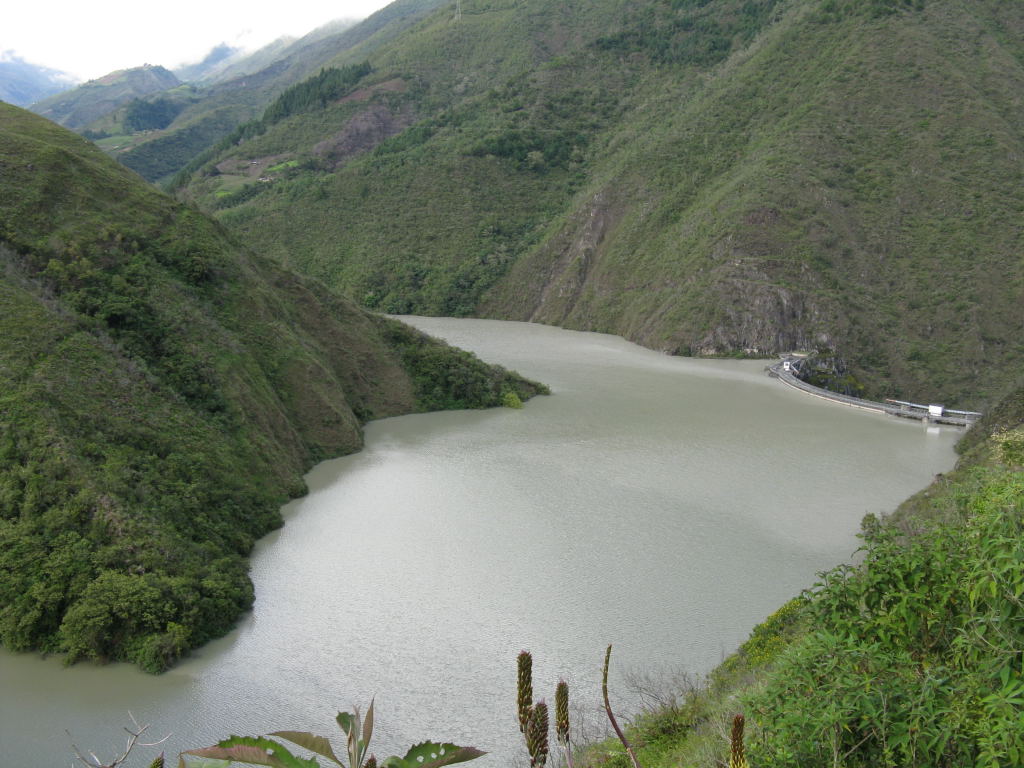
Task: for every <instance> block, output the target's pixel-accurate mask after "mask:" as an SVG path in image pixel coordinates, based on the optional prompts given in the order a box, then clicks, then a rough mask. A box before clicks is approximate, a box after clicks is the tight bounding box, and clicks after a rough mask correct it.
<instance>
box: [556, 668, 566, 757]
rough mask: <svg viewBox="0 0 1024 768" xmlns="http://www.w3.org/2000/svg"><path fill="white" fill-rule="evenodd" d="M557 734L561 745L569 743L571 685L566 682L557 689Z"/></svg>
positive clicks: (561, 683) (563, 681)
mask: <svg viewBox="0 0 1024 768" xmlns="http://www.w3.org/2000/svg"><path fill="white" fill-rule="evenodd" d="M555 733H557V734H558V742H559V744H563V745H564V744H568V743H569V684H568V683H567V682H565V680H559V681H558V685H557V686H556V687H555Z"/></svg>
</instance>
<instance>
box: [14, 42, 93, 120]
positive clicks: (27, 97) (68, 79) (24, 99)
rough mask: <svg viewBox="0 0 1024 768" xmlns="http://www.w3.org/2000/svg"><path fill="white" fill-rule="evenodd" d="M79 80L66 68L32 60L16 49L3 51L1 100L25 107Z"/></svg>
mask: <svg viewBox="0 0 1024 768" xmlns="http://www.w3.org/2000/svg"><path fill="white" fill-rule="evenodd" d="M76 84H77V80H76V78H75V77H74V76H73V75H69V74H68V73H67V72H61V71H60V70H56V69H51V68H49V67H41V66H38V65H36V64H30V63H29V62H27V61H25V60H24V59H23V58H21V57H20V56H18V55H17V54H16V53H14V52H13V51H4V52H3V54H0V101H6V102H7V103H8V104H14V105H15V106H18V107H24V106H27V105H28V104H31V103H32V102H33V101H39V100H40V99H45V98H46V97H47V96H51V95H53V94H55V93H60V92H61V91H66V90H68V89H69V88H73V87H74V86H75V85H76Z"/></svg>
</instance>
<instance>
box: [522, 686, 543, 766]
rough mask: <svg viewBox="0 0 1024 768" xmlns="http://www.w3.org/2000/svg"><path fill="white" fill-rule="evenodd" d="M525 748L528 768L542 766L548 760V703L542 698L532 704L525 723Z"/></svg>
mask: <svg viewBox="0 0 1024 768" xmlns="http://www.w3.org/2000/svg"><path fill="white" fill-rule="evenodd" d="M526 749H527V750H528V751H529V753H530V768H544V764H545V763H547V761H548V705H547V704H546V703H545V702H544V700H543V699H541V700H540V701H538V702H537V703H536V704H534V705H533V708H532V709H531V710H530V720H529V722H528V723H527V724H526Z"/></svg>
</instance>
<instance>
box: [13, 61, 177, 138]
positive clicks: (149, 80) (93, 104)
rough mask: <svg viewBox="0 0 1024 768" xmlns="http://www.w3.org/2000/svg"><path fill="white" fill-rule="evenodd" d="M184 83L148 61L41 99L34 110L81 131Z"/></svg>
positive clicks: (33, 105)
mask: <svg viewBox="0 0 1024 768" xmlns="http://www.w3.org/2000/svg"><path fill="white" fill-rule="evenodd" d="M180 84H181V83H180V81H179V80H178V78H177V77H175V76H174V73H173V72H171V71H169V70H167V69H164V68H163V67H161V66H154V65H150V64H145V65H143V66H141V67H134V68H132V69H120V70H117V71H116V72H111V73H110V74H107V75H104V76H103V77H101V78H98V79H96V80H90V81H88V82H87V83H84V84H83V85H80V86H78V87H77V88H75V89H74V90H71V91H66V92H64V93H59V94H57V95H55V96H51V97H49V98H47V99H43V100H41V101H37V102H35V103H34V104H32V105H31V106H30V109H31V110H32V111H33V112H35V113H36V114H38V115H42V116H43V117H45V118H47V119H49V120H53V122H55V123H58V124H59V125H63V126H64V127H65V128H70V129H71V130H78V129H81V128H84V127H85V126H87V125H88V124H89V123H91V122H93V121H94V120H97V119H99V118H100V117H103V116H104V115H106V114H109V113H110V112H112V111H114V110H115V109H117V108H118V107H120V106H122V105H123V104H127V103H128V102H129V101H131V100H132V99H137V98H140V97H142V96H147V95H148V94H151V93H157V92H159V91H166V90H167V89H169V88H174V87H176V86H178V85H180Z"/></svg>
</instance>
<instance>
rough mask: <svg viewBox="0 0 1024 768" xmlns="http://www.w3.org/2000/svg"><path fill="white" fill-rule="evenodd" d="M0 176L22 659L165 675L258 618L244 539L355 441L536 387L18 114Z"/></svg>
mask: <svg viewBox="0 0 1024 768" xmlns="http://www.w3.org/2000/svg"><path fill="white" fill-rule="evenodd" d="M0 165H2V166H3V168H4V184H3V187H2V188H0V275H2V278H0V329H2V332H0V393H2V395H0V642H2V643H3V645H4V646H6V647H8V648H11V649H14V650H28V649H32V648H37V649H42V650H44V651H52V652H58V651H59V652H66V653H67V658H68V660H69V661H75V660H77V659H81V658H90V659H99V660H107V659H124V660H128V661H132V662H134V663H136V664H139V665H140V666H142V667H143V668H145V669H148V670H151V671H159V670H162V669H164V668H166V667H167V666H168V665H169V664H171V663H173V662H174V660H176V659H177V658H178V657H179V656H181V655H182V654H183V653H185V652H187V650H188V649H189V648H192V647H195V646H197V645H199V644H201V643H203V642H205V641H206V640H208V639H210V638H211V637H216V636H218V635H221V634H223V633H224V632H225V631H227V630H228V629H229V628H230V626H231V625H232V624H233V622H234V620H235V619H236V618H237V616H238V615H239V613H240V612H242V611H244V610H245V609H246V608H247V607H248V606H249V604H250V603H251V600H252V586H251V584H250V582H249V579H248V577H247V574H246V560H245V557H246V555H247V554H248V552H249V550H250V548H251V547H252V545H253V542H254V541H255V540H256V538H258V537H259V536H261V535H263V534H264V533H266V532H267V531H268V530H270V529H271V528H273V527H275V526H277V525H279V524H280V522H281V519H280V515H279V512H278V507H279V505H280V504H281V502H283V501H284V500H285V499H286V498H287V497H288V496H293V495H296V494H298V493H300V492H301V491H302V489H303V482H302V473H303V472H304V471H305V470H306V469H307V468H308V467H309V466H310V465H311V463H312V462H314V461H316V460H318V459H321V458H324V457H327V456H331V455H337V454H339V453H345V452H350V451H353V450H356V449H358V447H359V446H360V440H361V433H360V424H361V422H362V421H365V420H366V419H369V418H373V417H380V416H387V415H393V414H397V413H403V412H409V411H414V410H426V409H431V408H437V407H452V406H456V407H485V406H488V405H493V404H495V403H496V402H498V401H500V399H501V397H502V396H503V395H504V394H505V393H507V392H512V393H515V396H516V397H517V398H520V399H522V400H525V399H527V398H528V397H530V396H531V395H532V394H534V393H536V392H537V391H538V390H539V389H540V387H539V386H537V385H533V384H530V383H528V382H525V381H524V380H522V379H521V378H519V377H517V376H515V375H514V374H510V373H508V372H507V371H504V370H501V369H495V368H491V367H489V366H486V365H484V364H483V363H481V362H480V361H479V360H477V359H476V358H473V357H472V356H469V355H467V354H466V353H462V352H459V351H457V350H452V349H450V348H448V347H447V346H445V345H442V344H440V343H439V342H436V341H433V340H429V339H426V338H424V337H422V336H420V335H418V334H417V333H416V332H414V331H412V330H411V329H406V328H404V327H403V326H401V325H400V324H398V323H396V322H394V321H390V320H387V319H384V318H378V317H373V316H370V315H367V314H366V313H364V312H363V311H361V310H358V309H357V308H355V307H354V306H353V305H351V304H350V303H349V302H346V301H343V300H341V299H339V298H338V297H336V296H334V295H332V294H330V293H329V292H327V291H326V290H325V289H324V288H323V287H322V286H320V285H318V284H316V283H313V282H311V281H308V280H303V279H301V278H298V277H296V276H295V275H293V274H290V273H288V272H285V271H283V270H281V269H280V268H279V267H277V266H275V265H273V264H272V263H270V262H267V261H266V260H263V259H260V258H258V257H255V256H253V255H252V254H250V253H248V252H246V251H245V250H244V249H241V248H240V247H238V246H237V244H235V243H234V242H233V241H232V240H231V239H230V238H229V237H227V236H226V235H225V233H224V232H223V231H222V230H221V229H220V228H219V227H218V226H217V225H216V224H214V223H213V222H211V221H209V220H208V219H206V218H205V217H204V216H202V215H201V214H199V213H197V212H196V211H194V210H192V209H189V208H186V207H183V206H181V205H178V204H176V203H174V202H173V201H172V200H171V199H169V198H167V197H166V196H164V195H162V194H160V193H158V192H157V191H156V190H153V189H151V188H150V187H148V186H147V185H145V184H144V183H142V182H141V181H140V180H139V179H138V177H136V176H134V174H132V173H131V172H129V171H127V170H125V169H123V168H121V167H120V166H118V165H117V164H116V163H114V162H113V161H111V160H109V159H107V158H106V157H105V156H103V154H102V153H101V152H99V150H97V149H96V148H95V147H93V146H91V145H90V144H89V143H88V142H86V141H85V140H84V139H81V138H79V137H77V136H75V135H74V134H70V133H68V132H67V131H65V130H63V129H61V128H59V127H57V126H56V125H54V124H53V123H49V122H47V121H45V120H42V119H41V118H38V117H35V116H32V115H30V114H29V113H27V112H24V111H22V110H19V109H16V108H13V107H8V106H6V105H2V106H0ZM406 361H409V362H408V363H406Z"/></svg>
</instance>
